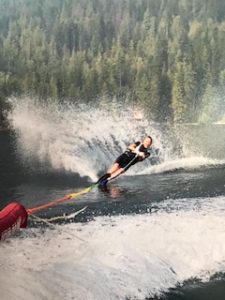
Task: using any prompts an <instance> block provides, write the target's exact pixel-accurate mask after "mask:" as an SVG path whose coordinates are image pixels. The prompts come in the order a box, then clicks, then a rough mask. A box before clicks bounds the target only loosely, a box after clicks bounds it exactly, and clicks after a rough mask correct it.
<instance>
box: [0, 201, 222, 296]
mask: <svg viewBox="0 0 225 300" xmlns="http://www.w3.org/2000/svg"><path fill="white" fill-rule="evenodd" d="M224 201H225V198H224V197H215V198H198V199H178V200H174V199H171V200H167V201H164V202H161V203H157V206H158V208H160V207H161V209H158V210H157V211H155V212H151V213H149V214H144V215H140V214H139V215H127V216H115V217H97V218H96V219H95V220H94V221H91V222H89V223H85V224H81V223H73V224H66V225H63V226H59V228H60V229H59V230H57V229H56V230H50V229H47V230H46V231H45V232H44V234H43V232H40V229H32V230H29V231H28V232H27V233H24V236H25V237H26V238H23V235H22V236H20V237H18V238H15V239H12V240H10V242H8V243H6V244H3V245H2V246H1V248H0V266H1V269H4V272H0V282H1V299H3V300H6V299H18V298H20V296H21V295H23V299H24V300H27V299H34V300H35V299H42V298H46V299H53V298H54V299H56V300H58V299H65V300H67V299H73V298H75V299H78V300H79V299H80V300H83V299H99V300H101V299H104V300H105V299H112V300H113V299H146V297H155V296H156V295H161V294H162V293H164V292H166V291H168V289H169V288H172V287H176V286H178V285H182V284H183V282H185V281H186V280H189V279H193V278H196V279H199V280H202V281H208V280H209V279H210V277H211V276H212V275H214V274H215V273H218V272H222V273H223V272H225V244H224V239H225V232H224V227H225V209H224ZM43 249H44V250H43ZM28 282H29V289H28V288H27V284H28ZM12 284H13V288H12Z"/></svg>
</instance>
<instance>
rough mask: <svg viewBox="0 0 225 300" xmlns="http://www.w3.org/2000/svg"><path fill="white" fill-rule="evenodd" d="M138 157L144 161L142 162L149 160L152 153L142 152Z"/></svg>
mask: <svg viewBox="0 0 225 300" xmlns="http://www.w3.org/2000/svg"><path fill="white" fill-rule="evenodd" d="M138 156H139V158H140V160H141V161H142V160H144V159H146V158H148V157H149V156H150V153H149V152H140V153H139V155H138Z"/></svg>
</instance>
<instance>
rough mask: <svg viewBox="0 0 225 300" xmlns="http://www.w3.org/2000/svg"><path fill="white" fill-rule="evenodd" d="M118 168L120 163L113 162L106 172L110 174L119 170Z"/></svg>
mask: <svg viewBox="0 0 225 300" xmlns="http://www.w3.org/2000/svg"><path fill="white" fill-rule="evenodd" d="M119 168H120V165H119V164H118V163H114V164H113V165H112V167H111V168H110V169H109V170H108V172H107V173H110V174H112V173H114V172H116V171H117V170H119Z"/></svg>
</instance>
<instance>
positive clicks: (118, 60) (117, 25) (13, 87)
mask: <svg viewBox="0 0 225 300" xmlns="http://www.w3.org/2000/svg"><path fill="white" fill-rule="evenodd" d="M24 95H26V96H27V95H28V96H30V97H36V98H37V99H39V101H41V102H44V101H47V100H48V101H49V99H51V101H58V102H59V103H60V102H63V101H69V102H72V103H87V104H90V105H93V106H94V105H97V104H99V102H104V103H106V104H107V105H109V106H110V105H111V103H112V102H113V101H117V102H121V103H125V104H126V103H128V104H129V105H132V106H139V107H141V108H143V109H144V111H145V112H146V113H147V114H149V115H151V117H152V118H153V119H154V120H157V121H159V122H174V123H176V122H186V123H187V122H200V123H210V122H215V121H217V120H219V119H222V118H223V114H224V112H225V1H224V0H38V1H37V0H0V111H1V113H0V120H1V121H3V119H4V111H5V109H8V102H7V98H8V97H11V96H15V97H23V96H24Z"/></svg>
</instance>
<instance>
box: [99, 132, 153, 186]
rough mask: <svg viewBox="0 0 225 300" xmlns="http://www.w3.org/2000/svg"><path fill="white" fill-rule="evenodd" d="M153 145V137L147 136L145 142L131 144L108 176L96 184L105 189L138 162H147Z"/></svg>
mask: <svg viewBox="0 0 225 300" xmlns="http://www.w3.org/2000/svg"><path fill="white" fill-rule="evenodd" d="M151 145H152V137H151V136H147V137H145V138H144V140H143V142H140V141H138V142H136V143H134V144H131V145H130V146H129V147H128V148H127V149H126V151H125V152H124V153H122V154H121V155H120V156H119V157H118V158H117V159H116V161H115V163H114V164H113V165H112V167H111V168H110V169H109V170H108V172H107V173H106V174H104V175H103V176H102V177H100V178H99V180H98V181H97V182H96V184H98V186H99V187H105V186H106V185H107V183H108V181H110V180H112V179H114V178H116V177H118V176H119V175H120V174H122V173H124V172H126V171H127V170H128V169H129V168H130V167H131V166H133V165H134V164H136V163H137V162H140V161H143V160H145V159H146V158H147V157H149V156H150V153H149V152H148V149H149V148H150V147H151Z"/></svg>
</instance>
